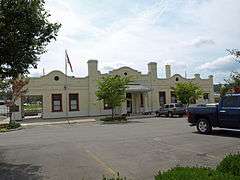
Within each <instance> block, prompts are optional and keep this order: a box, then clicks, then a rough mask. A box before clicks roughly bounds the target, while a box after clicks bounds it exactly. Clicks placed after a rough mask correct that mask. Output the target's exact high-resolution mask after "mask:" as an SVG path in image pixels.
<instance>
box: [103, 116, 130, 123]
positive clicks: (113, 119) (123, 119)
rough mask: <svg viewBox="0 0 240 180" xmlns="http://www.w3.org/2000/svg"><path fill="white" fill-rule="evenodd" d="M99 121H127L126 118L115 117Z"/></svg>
mask: <svg viewBox="0 0 240 180" xmlns="http://www.w3.org/2000/svg"><path fill="white" fill-rule="evenodd" d="M100 121H104V122H114V121H127V117H126V116H116V117H114V118H112V117H105V118H101V119H100Z"/></svg>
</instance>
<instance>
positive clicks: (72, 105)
mask: <svg viewBox="0 0 240 180" xmlns="http://www.w3.org/2000/svg"><path fill="white" fill-rule="evenodd" d="M69 111H79V100H78V94H69Z"/></svg>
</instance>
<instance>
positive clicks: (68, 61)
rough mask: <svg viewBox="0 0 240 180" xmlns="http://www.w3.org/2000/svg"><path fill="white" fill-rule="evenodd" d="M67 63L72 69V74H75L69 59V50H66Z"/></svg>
mask: <svg viewBox="0 0 240 180" xmlns="http://www.w3.org/2000/svg"><path fill="white" fill-rule="evenodd" d="M65 61H66V63H67V64H69V66H70V69H71V72H73V68H72V64H71V62H70V59H69V56H68V53H67V50H65Z"/></svg>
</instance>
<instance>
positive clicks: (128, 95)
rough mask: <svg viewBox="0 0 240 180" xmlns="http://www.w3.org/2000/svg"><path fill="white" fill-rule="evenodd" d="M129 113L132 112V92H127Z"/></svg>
mask: <svg viewBox="0 0 240 180" xmlns="http://www.w3.org/2000/svg"><path fill="white" fill-rule="evenodd" d="M126 98H127V113H128V114H129V113H132V94H131V93H127V96H126Z"/></svg>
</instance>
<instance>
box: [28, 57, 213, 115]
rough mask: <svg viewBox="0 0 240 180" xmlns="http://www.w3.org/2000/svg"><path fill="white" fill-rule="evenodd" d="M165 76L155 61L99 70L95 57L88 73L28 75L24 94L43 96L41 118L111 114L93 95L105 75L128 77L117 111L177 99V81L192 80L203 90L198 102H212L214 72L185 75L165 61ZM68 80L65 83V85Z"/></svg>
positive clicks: (136, 111)
mask: <svg viewBox="0 0 240 180" xmlns="http://www.w3.org/2000/svg"><path fill="white" fill-rule="evenodd" d="M165 71H166V77H165V78H158V76H157V63H155V62H150V63H149V64H148V73H147V74H142V73H141V72H139V71H137V70H134V69H132V68H130V67H121V68H119V69H114V70H112V71H110V72H109V73H108V74H101V72H100V71H99V70H98V62H97V61H96V60H89V61H88V76H86V77H82V78H76V77H70V76H65V74H64V73H62V72H60V71H52V72H50V73H49V74H47V75H45V76H42V77H38V78H30V81H29V84H28V85H27V89H28V91H27V95H30V96H34V95H37V96H42V101H43V103H42V104H43V107H42V117H43V118H61V117H66V116H68V117H77V116H98V115H108V114H111V109H109V107H108V106H107V104H104V102H103V101H98V100H97V97H96V95H95V92H96V90H97V81H98V80H101V78H102V77H104V76H108V75H119V76H126V77H128V78H129V79H130V80H131V83H130V84H129V86H128V88H127V94H126V101H125V102H124V103H122V106H121V107H119V108H118V109H117V113H121V114H125V113H129V114H140V113H143V112H150V111H155V110H157V109H158V108H159V107H160V106H161V105H163V104H166V103H171V102H177V99H176V96H175V94H174V92H173V90H172V87H175V85H176V84H177V83H180V82H192V83H195V84H198V85H199V86H200V87H201V88H202V90H203V91H204V95H203V98H202V99H200V100H199V101H198V103H199V102H214V92H213V76H209V78H207V79H202V78H201V77H200V75H199V74H195V76H194V77H193V78H190V79H186V78H184V77H182V76H181V75H179V74H175V75H172V74H171V66H170V65H166V68H165ZM66 83H67V86H66Z"/></svg>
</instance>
